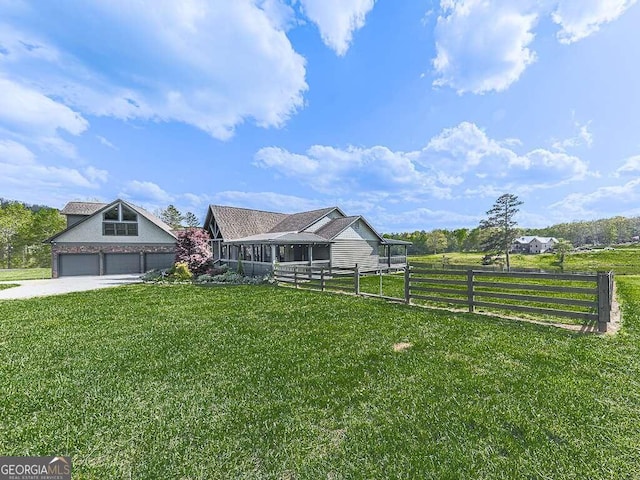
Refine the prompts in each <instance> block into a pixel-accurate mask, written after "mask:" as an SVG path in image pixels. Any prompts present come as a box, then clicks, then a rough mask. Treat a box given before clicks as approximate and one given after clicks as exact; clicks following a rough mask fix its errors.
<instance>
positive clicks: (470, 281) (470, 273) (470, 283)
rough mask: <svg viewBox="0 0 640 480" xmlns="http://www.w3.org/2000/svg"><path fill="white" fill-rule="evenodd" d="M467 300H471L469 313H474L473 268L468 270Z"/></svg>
mask: <svg viewBox="0 0 640 480" xmlns="http://www.w3.org/2000/svg"><path fill="white" fill-rule="evenodd" d="M467 300H468V302H469V313H473V311H474V305H473V270H467Z"/></svg>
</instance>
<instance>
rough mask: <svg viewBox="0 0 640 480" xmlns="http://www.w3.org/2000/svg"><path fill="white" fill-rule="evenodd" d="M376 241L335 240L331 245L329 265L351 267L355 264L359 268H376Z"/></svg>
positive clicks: (377, 259)
mask: <svg viewBox="0 0 640 480" xmlns="http://www.w3.org/2000/svg"><path fill="white" fill-rule="evenodd" d="M378 243H379V242H377V241H368V242H367V241H364V240H337V241H336V242H335V243H334V244H332V245H331V265H332V266H333V267H339V268H352V267H354V266H355V265H356V264H358V265H359V266H360V269H361V270H375V269H377V268H378V264H379V257H378Z"/></svg>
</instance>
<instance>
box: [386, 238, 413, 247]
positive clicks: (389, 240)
mask: <svg viewBox="0 0 640 480" xmlns="http://www.w3.org/2000/svg"><path fill="white" fill-rule="evenodd" d="M383 240H384V241H383V242H382V243H384V244H386V245H413V242H407V241H406V240H398V239H396V238H386V237H385V238H383Z"/></svg>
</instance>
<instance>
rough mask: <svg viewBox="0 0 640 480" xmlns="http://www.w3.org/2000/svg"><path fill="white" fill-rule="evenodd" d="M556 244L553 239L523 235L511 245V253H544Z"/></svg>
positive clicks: (556, 240)
mask: <svg viewBox="0 0 640 480" xmlns="http://www.w3.org/2000/svg"><path fill="white" fill-rule="evenodd" d="M556 243H558V239H557V238H554V237H537V236H531V235H525V236H523V237H518V238H516V239H515V240H514V241H513V243H512V244H511V251H512V252H515V253H544V252H547V251H549V250H551V249H553V246H554V245H555V244H556Z"/></svg>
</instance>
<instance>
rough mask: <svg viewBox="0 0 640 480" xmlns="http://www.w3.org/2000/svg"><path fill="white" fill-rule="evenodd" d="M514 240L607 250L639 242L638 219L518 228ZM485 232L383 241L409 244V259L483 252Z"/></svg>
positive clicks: (419, 233)
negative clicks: (525, 238)
mask: <svg viewBox="0 0 640 480" xmlns="http://www.w3.org/2000/svg"><path fill="white" fill-rule="evenodd" d="M517 232H518V234H517V236H521V235H537V236H542V237H555V238H557V239H564V240H566V241H567V242H569V243H570V244H571V245H573V246H574V247H581V246H591V245H593V246H609V245H617V244H624V243H630V242H638V241H640V238H639V236H640V217H632V218H626V217H621V216H617V217H613V218H605V219H599V220H587V221H576V222H568V223H560V224H557V225H553V226H550V227H545V228H518V229H517ZM488 236H489V231H488V230H487V229H483V228H482V227H481V226H477V227H475V228H458V229H455V230H448V229H444V228H438V229H434V230H429V231H426V230H416V231H414V232H400V233H390V234H386V235H385V237H388V238H395V239H398V240H405V241H408V242H412V243H413V245H411V246H410V247H409V254H410V255H427V254H434V253H435V254H437V253H448V252H483V251H485V245H486V242H487V237H488Z"/></svg>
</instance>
